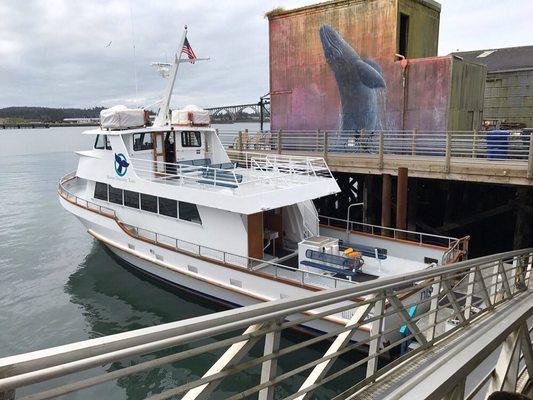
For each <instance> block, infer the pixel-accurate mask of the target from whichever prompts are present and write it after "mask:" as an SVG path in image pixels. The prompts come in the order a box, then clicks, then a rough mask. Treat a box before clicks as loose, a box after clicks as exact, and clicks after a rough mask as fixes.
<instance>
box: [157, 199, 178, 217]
mask: <svg viewBox="0 0 533 400" xmlns="http://www.w3.org/2000/svg"><path fill="white" fill-rule="evenodd" d="M159 214H161V215H166V216H167V217H174V218H177V217H178V202H177V201H176V200H172V199H165V198H164V197H159Z"/></svg>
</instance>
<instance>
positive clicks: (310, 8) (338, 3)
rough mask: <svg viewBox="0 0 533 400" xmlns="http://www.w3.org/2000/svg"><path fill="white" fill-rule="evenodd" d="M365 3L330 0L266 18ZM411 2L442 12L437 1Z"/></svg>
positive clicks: (272, 13) (268, 15) (422, 0)
mask: <svg viewBox="0 0 533 400" xmlns="http://www.w3.org/2000/svg"><path fill="white" fill-rule="evenodd" d="M364 1H366V0H330V1H324V2H321V3H316V4H312V5H309V6H303V7H298V8H293V9H289V10H286V9H284V8H282V7H278V8H275V9H273V10H271V11H269V12H267V13H266V17H267V18H268V19H271V18H276V17H283V16H287V15H290V14H295V13H300V12H313V11H318V10H321V9H324V8H329V7H336V6H346V5H349V4H350V3H361V2H364ZM410 1H413V2H415V3H420V4H422V5H424V6H426V7H429V8H432V9H433V10H435V11H438V12H440V10H441V5H440V3H438V2H436V1H435V0H410Z"/></svg>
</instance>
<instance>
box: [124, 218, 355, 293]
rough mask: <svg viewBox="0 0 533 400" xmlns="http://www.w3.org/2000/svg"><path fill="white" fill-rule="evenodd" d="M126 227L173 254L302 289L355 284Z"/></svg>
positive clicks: (149, 231) (137, 235)
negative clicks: (284, 280)
mask: <svg viewBox="0 0 533 400" xmlns="http://www.w3.org/2000/svg"><path fill="white" fill-rule="evenodd" d="M122 226H123V227H124V228H125V229H127V230H128V231H129V232H130V234H131V235H133V236H136V237H139V238H142V239H145V240H148V241H150V242H153V243H154V244H157V245H162V246H163V247H166V248H169V247H170V248H171V249H173V250H176V251H180V252H186V253H190V254H192V255H195V256H199V257H203V258H208V259H210V260H212V261H215V262H218V263H221V264H228V265H231V266H236V267H240V268H242V269H243V270H251V271H258V272H260V273H263V274H267V275H269V276H272V277H274V278H276V279H287V280H290V281H293V282H295V283H298V284H301V285H314V286H320V287H323V288H341V287H346V286H349V285H351V284H353V282H350V281H348V280H346V279H339V278H336V277H333V276H329V275H322V274H317V273H314V272H307V271H303V270H300V269H297V268H292V267H289V266H286V265H282V264H278V263H275V262H271V261H266V260H259V259H256V258H252V257H246V256H240V255H237V254H233V253H230V252H227V251H223V250H218V249H214V248H212V247H208V246H204V245H200V244H197V243H192V242H189V241H186V240H183V239H178V238H175V237H172V236H168V235H164V234H161V233H157V232H154V231H151V230H148V229H144V228H139V227H137V226H134V225H130V224H126V223H122ZM156 257H157V256H156ZM295 257H297V255H295Z"/></svg>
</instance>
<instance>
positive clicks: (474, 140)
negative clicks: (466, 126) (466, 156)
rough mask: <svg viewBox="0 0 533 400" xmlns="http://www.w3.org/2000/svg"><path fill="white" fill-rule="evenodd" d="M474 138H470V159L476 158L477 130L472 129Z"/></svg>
mask: <svg viewBox="0 0 533 400" xmlns="http://www.w3.org/2000/svg"><path fill="white" fill-rule="evenodd" d="M473 134H474V137H473V138H472V158H476V156H477V150H476V148H477V129H474V131H473Z"/></svg>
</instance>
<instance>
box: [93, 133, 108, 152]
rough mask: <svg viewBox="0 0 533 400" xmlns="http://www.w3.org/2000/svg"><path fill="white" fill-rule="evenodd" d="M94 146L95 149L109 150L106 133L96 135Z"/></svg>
mask: <svg viewBox="0 0 533 400" xmlns="http://www.w3.org/2000/svg"><path fill="white" fill-rule="evenodd" d="M94 148H95V149H97V150H111V144H110V143H109V138H108V137H107V135H96V140H95V141H94Z"/></svg>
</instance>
